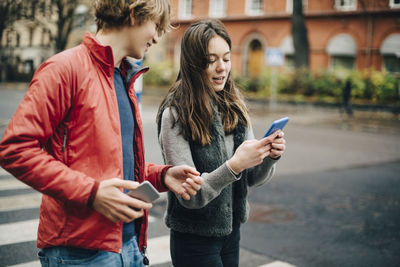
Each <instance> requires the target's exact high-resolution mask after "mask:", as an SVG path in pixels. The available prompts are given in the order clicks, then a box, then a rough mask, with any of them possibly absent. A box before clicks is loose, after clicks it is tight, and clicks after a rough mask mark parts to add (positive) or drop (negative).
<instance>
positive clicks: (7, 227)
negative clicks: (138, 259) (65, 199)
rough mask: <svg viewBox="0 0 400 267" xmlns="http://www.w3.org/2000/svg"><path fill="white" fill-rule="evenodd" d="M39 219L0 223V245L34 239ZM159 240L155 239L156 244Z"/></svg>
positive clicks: (152, 218)
mask: <svg viewBox="0 0 400 267" xmlns="http://www.w3.org/2000/svg"><path fill="white" fill-rule="evenodd" d="M155 220H156V218H154V217H153V216H149V222H150V223H151V222H154V221H155ZM38 225H39V219H35V220H28V221H21V222H14V223H6V224H0V234H1V235H0V246H2V245H8V244H13V243H20V242H27V241H35V240H36V238H37V229H38ZM158 242H160V241H155V242H154V244H157V243H158Z"/></svg>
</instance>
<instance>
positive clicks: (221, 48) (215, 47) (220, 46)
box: [206, 35, 231, 92]
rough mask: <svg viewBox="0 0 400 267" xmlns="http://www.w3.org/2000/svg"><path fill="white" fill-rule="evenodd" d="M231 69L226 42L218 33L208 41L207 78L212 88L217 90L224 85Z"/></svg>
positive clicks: (229, 53)
mask: <svg viewBox="0 0 400 267" xmlns="http://www.w3.org/2000/svg"><path fill="white" fill-rule="evenodd" d="M230 71H231V51H230V49H229V45H228V43H227V42H226V41H225V40H224V39H223V38H222V37H220V36H219V35H216V36H215V37H213V38H212V39H211V40H210V41H209V42H208V66H207V68H206V75H207V79H208V80H209V82H210V84H211V86H212V88H213V89H214V90H215V91H216V92H218V91H222V90H223V89H224V87H225V83H226V80H227V79H228V76H229V73H230Z"/></svg>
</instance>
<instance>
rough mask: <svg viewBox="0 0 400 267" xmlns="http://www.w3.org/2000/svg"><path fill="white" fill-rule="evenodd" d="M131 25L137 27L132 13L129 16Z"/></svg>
mask: <svg viewBox="0 0 400 267" xmlns="http://www.w3.org/2000/svg"><path fill="white" fill-rule="evenodd" d="M129 24H130V25H131V26H133V25H135V18H134V17H133V14H132V13H130V14H129Z"/></svg>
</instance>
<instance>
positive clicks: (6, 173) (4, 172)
mask: <svg viewBox="0 0 400 267" xmlns="http://www.w3.org/2000/svg"><path fill="white" fill-rule="evenodd" d="M0 175H10V176H11V174H9V173H8V172H7V171H6V170H4V169H3V168H1V167H0Z"/></svg>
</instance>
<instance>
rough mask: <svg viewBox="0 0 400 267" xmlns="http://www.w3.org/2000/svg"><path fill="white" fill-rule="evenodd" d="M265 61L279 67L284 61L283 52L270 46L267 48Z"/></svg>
mask: <svg viewBox="0 0 400 267" xmlns="http://www.w3.org/2000/svg"><path fill="white" fill-rule="evenodd" d="M266 62H267V64H268V65H269V66H272V67H279V66H282V65H283V63H284V57H283V52H282V50H281V49H280V48H277V47H270V48H267V53H266Z"/></svg>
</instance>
